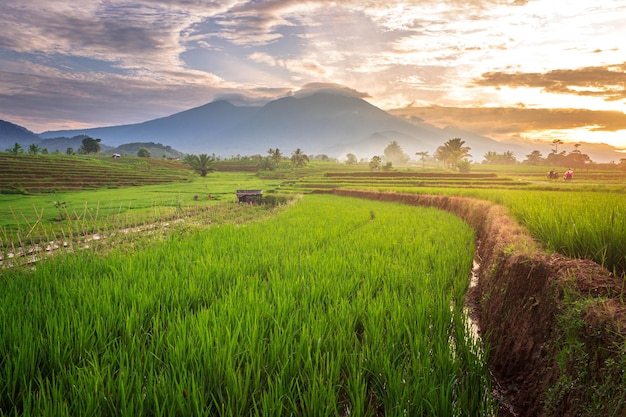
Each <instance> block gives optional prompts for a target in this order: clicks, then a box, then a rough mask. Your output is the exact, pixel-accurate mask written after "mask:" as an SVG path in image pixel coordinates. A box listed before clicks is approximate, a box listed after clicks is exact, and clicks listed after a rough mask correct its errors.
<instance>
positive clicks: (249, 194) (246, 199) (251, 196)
mask: <svg viewBox="0 0 626 417" xmlns="http://www.w3.org/2000/svg"><path fill="white" fill-rule="evenodd" d="M262 200H263V190H237V201H238V202H239V203H257V204H258V203H261V201H262Z"/></svg>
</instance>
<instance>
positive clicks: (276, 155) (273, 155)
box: [267, 148, 283, 166]
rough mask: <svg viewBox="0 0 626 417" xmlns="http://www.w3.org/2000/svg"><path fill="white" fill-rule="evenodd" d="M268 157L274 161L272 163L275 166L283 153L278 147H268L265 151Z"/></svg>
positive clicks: (281, 158)
mask: <svg viewBox="0 0 626 417" xmlns="http://www.w3.org/2000/svg"><path fill="white" fill-rule="evenodd" d="M267 153H268V155H269V158H270V159H271V160H272V162H274V164H275V165H276V166H278V164H280V162H281V161H282V160H283V154H282V153H281V152H280V149H278V148H276V149H272V148H270V149H269V150H268V151H267Z"/></svg>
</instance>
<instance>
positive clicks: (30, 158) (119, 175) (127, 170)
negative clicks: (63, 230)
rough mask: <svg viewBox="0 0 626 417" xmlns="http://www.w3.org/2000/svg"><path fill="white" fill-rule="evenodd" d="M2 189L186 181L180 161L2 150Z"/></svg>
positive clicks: (187, 172) (38, 189) (187, 171)
mask: <svg viewBox="0 0 626 417" xmlns="http://www.w3.org/2000/svg"><path fill="white" fill-rule="evenodd" d="M0 172H1V173H2V175H0V192H4V193H41V192H55V191H67V190H85V189H96V188H102V187H125V186H138V185H150V184H162V183H167V182H177V181H186V180H188V179H189V177H190V174H191V171H190V169H189V167H188V166H186V165H184V164H183V163H182V162H180V161H169V160H162V159H157V158H138V157H131V156H124V157H122V158H111V157H110V156H104V155H103V156H68V155H12V154H9V153H0Z"/></svg>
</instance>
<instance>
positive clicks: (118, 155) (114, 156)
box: [111, 153, 122, 158]
mask: <svg viewBox="0 0 626 417" xmlns="http://www.w3.org/2000/svg"><path fill="white" fill-rule="evenodd" d="M121 157H122V155H120V154H119V153H114V154H113V155H111V158H121Z"/></svg>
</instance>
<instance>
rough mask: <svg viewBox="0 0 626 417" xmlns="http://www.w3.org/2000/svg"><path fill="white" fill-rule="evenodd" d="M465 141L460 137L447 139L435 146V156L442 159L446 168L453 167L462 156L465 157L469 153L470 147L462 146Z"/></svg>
mask: <svg viewBox="0 0 626 417" xmlns="http://www.w3.org/2000/svg"><path fill="white" fill-rule="evenodd" d="M464 144H465V141H464V140H462V139H461V138H454V139H449V140H448V141H447V142H446V143H444V144H443V145H442V146H440V147H439V148H437V151H436V152H435V158H437V159H438V160H440V161H442V162H443V164H444V166H446V167H448V168H455V167H456V164H457V163H458V162H460V161H461V160H462V159H463V158H467V157H469V156H472V155H470V153H469V151H470V149H471V148H470V147H468V146H463V145H464Z"/></svg>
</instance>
